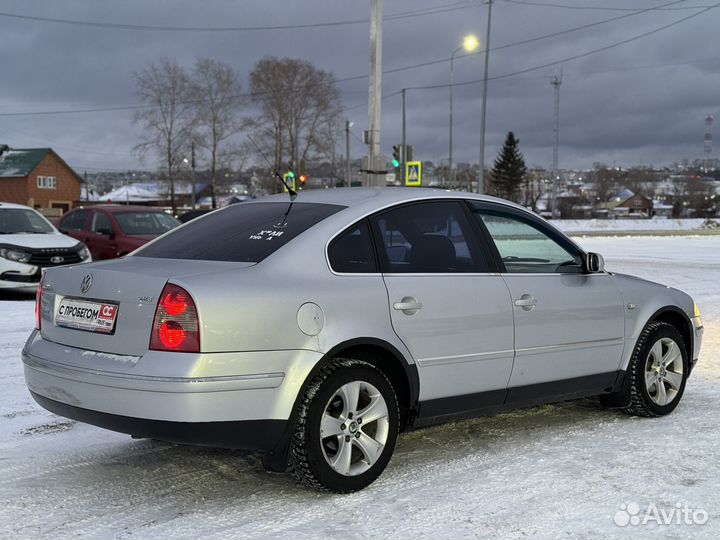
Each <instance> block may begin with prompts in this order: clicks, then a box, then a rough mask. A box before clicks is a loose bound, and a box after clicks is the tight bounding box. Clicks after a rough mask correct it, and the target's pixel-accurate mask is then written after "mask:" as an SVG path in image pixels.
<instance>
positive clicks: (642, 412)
mask: <svg viewBox="0 0 720 540" xmlns="http://www.w3.org/2000/svg"><path fill="white" fill-rule="evenodd" d="M688 372H689V364H688V354H687V349H686V347H685V342H684V340H683V338H682V335H681V334H680V332H679V331H678V330H677V329H676V328H675V327H674V326H672V325H670V324H667V323H664V322H653V323H650V324H648V325H647V326H646V327H645V329H644V330H643V332H642V334H641V335H640V338H639V339H638V342H637V344H636V345H635V350H634V351H633V355H632V357H631V358H630V363H629V364H628V370H627V374H626V377H628V379H627V380H626V383H625V384H624V385H623V390H622V391H621V392H620V395H618V396H615V397H614V399H615V400H616V402H618V403H620V404H622V405H623V410H624V411H625V412H626V413H628V414H631V415H634V416H662V415H665V414H668V413H670V412H672V411H673V410H674V409H675V407H677V405H678V403H679V402H680V399H681V398H682V395H683V392H684V391H685V383H686V381H687V376H688Z"/></svg>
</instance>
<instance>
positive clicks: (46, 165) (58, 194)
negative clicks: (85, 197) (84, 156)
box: [0, 145, 83, 216]
mask: <svg viewBox="0 0 720 540" xmlns="http://www.w3.org/2000/svg"><path fill="white" fill-rule="evenodd" d="M82 184H83V179H82V178H81V177H80V176H79V175H78V174H77V173H76V172H75V171H74V170H73V169H72V168H70V166H69V165H68V164H67V163H65V161H64V160H63V159H62V158H61V157H60V156H58V155H57V154H56V153H55V152H54V151H53V150H52V148H27V149H13V148H9V147H8V146H7V145H0V201H6V202H12V203H17V204H24V205H27V206H30V207H32V208H36V209H38V210H41V211H43V213H44V214H46V215H55V216H59V215H62V213H63V212H66V211H67V210H70V209H71V208H72V207H73V206H74V205H75V204H77V203H78V202H79V201H80V187H81V185H82Z"/></svg>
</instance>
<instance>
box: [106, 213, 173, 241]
mask: <svg viewBox="0 0 720 540" xmlns="http://www.w3.org/2000/svg"><path fill="white" fill-rule="evenodd" d="M115 219H117V222H118V223H119V224H120V228H121V229H122V232H123V233H125V234H128V235H134V234H155V235H158V236H159V235H161V234H165V233H166V232H168V231H169V230H170V229H174V228H175V227H177V226H178V225H180V222H179V221H178V220H177V219H175V218H174V217H172V216H169V215H167V214H165V213H164V212H116V213H115Z"/></svg>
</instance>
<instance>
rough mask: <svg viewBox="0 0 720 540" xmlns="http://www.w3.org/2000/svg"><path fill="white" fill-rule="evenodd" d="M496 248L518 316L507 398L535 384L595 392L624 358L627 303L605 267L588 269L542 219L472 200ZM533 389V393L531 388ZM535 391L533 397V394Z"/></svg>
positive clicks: (538, 388) (548, 388)
mask: <svg viewBox="0 0 720 540" xmlns="http://www.w3.org/2000/svg"><path fill="white" fill-rule="evenodd" d="M470 207H471V209H472V211H473V214H474V215H475V218H476V220H477V222H478V223H479V224H480V225H481V226H482V227H484V228H485V229H486V231H487V232H488V233H489V235H490V237H491V238H492V242H493V244H494V246H495V247H496V249H497V252H496V256H497V257H498V258H499V261H498V263H499V264H500V265H501V266H503V267H504V268H503V270H504V272H503V274H502V275H503V279H504V280H505V281H506V282H507V284H508V287H509V288H510V293H511V296H512V304H513V306H512V307H513V311H514V315H515V362H514V367H513V371H512V377H511V379H510V385H509V386H510V388H511V390H510V393H509V395H508V399H509V400H513V398H515V397H522V392H521V391H519V390H516V389H522V388H523V387H524V389H525V390H526V391H530V389H528V388H527V387H528V386H530V385H542V384H543V383H556V382H557V381H566V382H567V384H568V388H563V387H562V383H561V384H547V385H545V387H543V386H536V387H535V388H534V390H533V391H537V392H539V393H540V394H542V393H543V388H544V389H545V390H546V391H548V392H549V393H556V394H558V395H560V394H565V393H573V392H572V391H573V390H575V391H576V392H578V393H582V392H583V391H585V390H592V389H595V387H597V389H598V392H599V391H601V390H602V389H603V388H605V387H606V386H609V385H611V384H612V382H613V381H614V376H615V373H616V370H617V369H618V364H619V362H620V358H621V356H622V351H623V340H624V327H625V323H624V308H623V299H622V296H621V294H620V290H619V289H618V288H617V286H616V285H615V284H614V283H613V280H612V276H611V275H610V274H608V273H605V272H603V273H593V274H590V273H586V272H585V271H584V267H583V261H582V252H581V251H580V250H579V249H578V248H577V247H576V246H574V245H573V244H572V242H570V241H568V240H567V238H564V237H563V236H562V235H560V234H558V233H557V232H556V231H553V230H552V229H551V228H550V227H547V226H546V225H545V224H544V223H542V222H541V221H540V220H536V219H534V218H532V217H530V216H527V215H525V213H524V212H521V211H513V210H508V209H506V208H503V207H502V206H501V205H494V204H490V203H483V202H475V201H473V202H471V203H470ZM531 393H532V392H531ZM531 397H532V396H531Z"/></svg>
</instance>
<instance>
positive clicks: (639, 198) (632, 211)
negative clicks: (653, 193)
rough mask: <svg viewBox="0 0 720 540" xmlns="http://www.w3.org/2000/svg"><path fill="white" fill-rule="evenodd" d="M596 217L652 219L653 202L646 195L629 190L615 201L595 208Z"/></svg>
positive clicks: (619, 195)
mask: <svg viewBox="0 0 720 540" xmlns="http://www.w3.org/2000/svg"><path fill="white" fill-rule="evenodd" d="M595 214H596V217H608V218H611V219H613V218H651V217H652V216H653V202H652V201H651V200H650V199H648V198H647V197H645V196H644V195H640V194H635V193H633V192H632V191H630V190H629V189H626V190H625V191H623V192H621V193H619V194H618V196H617V197H615V198H614V199H613V200H611V201H608V202H605V203H600V204H598V205H597V206H596V208H595Z"/></svg>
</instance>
